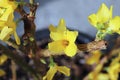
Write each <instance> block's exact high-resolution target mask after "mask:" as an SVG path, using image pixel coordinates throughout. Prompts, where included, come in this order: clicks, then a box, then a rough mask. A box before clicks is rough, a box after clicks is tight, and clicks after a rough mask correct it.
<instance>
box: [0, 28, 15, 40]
mask: <svg viewBox="0 0 120 80" xmlns="http://www.w3.org/2000/svg"><path fill="white" fill-rule="evenodd" d="M12 33H13V29H12V28H8V27H7V26H6V27H4V28H3V29H2V31H1V33H0V39H1V40H3V41H5V40H7V39H8V37H10V35H11V34H12Z"/></svg>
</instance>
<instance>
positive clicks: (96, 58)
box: [86, 50, 102, 65]
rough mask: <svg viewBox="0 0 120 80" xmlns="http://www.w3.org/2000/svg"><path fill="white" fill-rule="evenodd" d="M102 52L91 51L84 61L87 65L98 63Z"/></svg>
mask: <svg viewBox="0 0 120 80" xmlns="http://www.w3.org/2000/svg"><path fill="white" fill-rule="evenodd" d="M101 55H102V53H101V52H100V51H99V50H97V51H94V52H92V55H91V56H90V57H88V58H87V59H86V63H87V64H89V65H93V64H98V63H99V60H100V57H101Z"/></svg>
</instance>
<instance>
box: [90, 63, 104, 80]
mask: <svg viewBox="0 0 120 80" xmlns="http://www.w3.org/2000/svg"><path fill="white" fill-rule="evenodd" d="M102 68H103V64H98V65H97V66H96V68H95V69H94V70H93V71H92V72H90V73H89V74H88V80H98V79H97V78H98V75H99V73H100V71H101V70H102Z"/></svg>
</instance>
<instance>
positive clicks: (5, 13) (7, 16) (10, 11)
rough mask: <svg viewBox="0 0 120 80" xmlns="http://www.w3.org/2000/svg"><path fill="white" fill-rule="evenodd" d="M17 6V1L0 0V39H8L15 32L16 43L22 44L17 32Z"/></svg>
mask: <svg viewBox="0 0 120 80" xmlns="http://www.w3.org/2000/svg"><path fill="white" fill-rule="evenodd" d="M16 8H17V4H16V2H15V1H10V0H0V40H3V41H6V40H8V39H9V38H10V36H11V34H14V37H15V40H16V43H17V44H18V45H19V44H20V39H19V37H18V35H17V33H16V23H15V22H14V21H13V20H14V10H15V9H16Z"/></svg>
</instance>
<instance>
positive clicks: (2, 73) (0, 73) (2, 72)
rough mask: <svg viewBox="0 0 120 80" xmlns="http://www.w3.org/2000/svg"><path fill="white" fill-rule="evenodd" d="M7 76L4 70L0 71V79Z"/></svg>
mask: <svg viewBox="0 0 120 80" xmlns="http://www.w3.org/2000/svg"><path fill="white" fill-rule="evenodd" d="M5 74H6V73H5V71H4V70H2V69H0V77H1V76H4V75H5Z"/></svg>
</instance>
